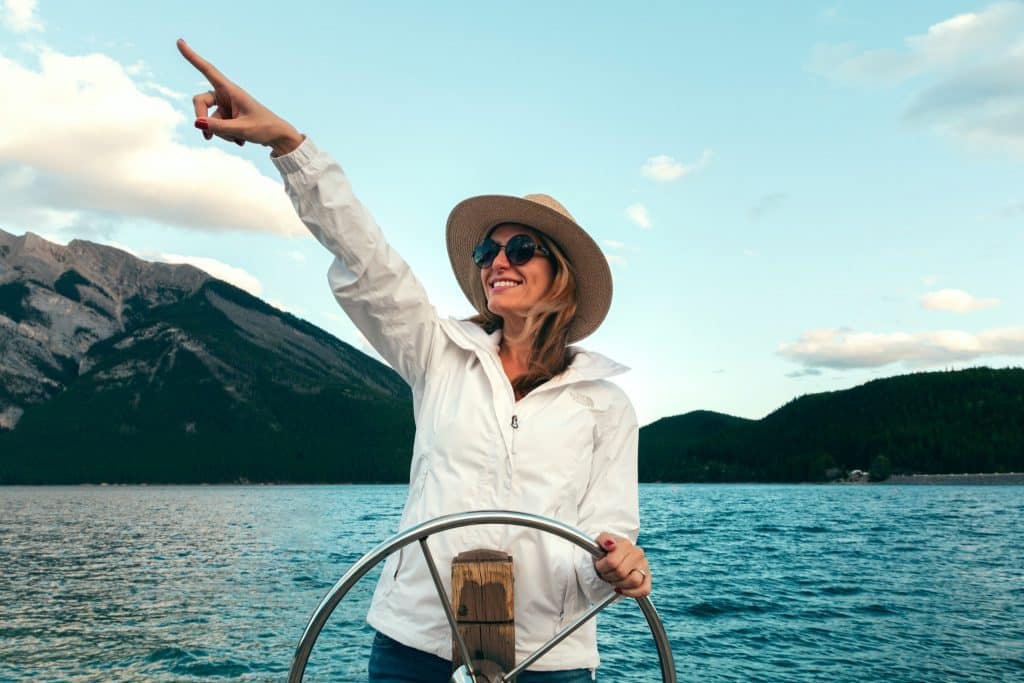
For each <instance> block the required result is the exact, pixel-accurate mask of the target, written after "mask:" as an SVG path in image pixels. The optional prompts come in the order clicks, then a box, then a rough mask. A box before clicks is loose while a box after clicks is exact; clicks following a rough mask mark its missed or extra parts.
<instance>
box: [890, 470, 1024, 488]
mask: <svg viewBox="0 0 1024 683" xmlns="http://www.w3.org/2000/svg"><path fill="white" fill-rule="evenodd" d="M878 483H879V484H897V485H909V486H915V485H919V484H969V485H981V486H994V485H1005V484H1022V485H1024V472H1000V473H976V474H966V473H965V474H894V475H892V476H891V477H889V478H888V479H886V480H885V481H880V482H878Z"/></svg>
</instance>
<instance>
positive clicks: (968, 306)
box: [921, 289, 999, 313]
mask: <svg viewBox="0 0 1024 683" xmlns="http://www.w3.org/2000/svg"><path fill="white" fill-rule="evenodd" d="M998 305H999V299H979V298H978V297H975V296H972V295H970V294H968V293H967V292H965V291H963V290H962V289H940V290H938V291H935V292H928V293H927V294H925V295H924V296H922V297H921V306H922V307H924V308H927V309H928V310H930V311H952V312H953V313H973V312H974V311H982V310H984V309H986V308H993V307H995V306H998Z"/></svg>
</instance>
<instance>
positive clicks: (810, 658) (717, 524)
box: [0, 485, 1024, 682]
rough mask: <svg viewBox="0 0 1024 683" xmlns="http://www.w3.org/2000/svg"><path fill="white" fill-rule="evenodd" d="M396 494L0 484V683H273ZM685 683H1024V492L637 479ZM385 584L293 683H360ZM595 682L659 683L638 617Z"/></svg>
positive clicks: (373, 537)
mask: <svg viewBox="0 0 1024 683" xmlns="http://www.w3.org/2000/svg"><path fill="white" fill-rule="evenodd" d="M404 495H405V487H402V486H310V487H301V486H294V487H292V486H288V487H259V486H249V487H78V488H19V487H8V488H0V680H2V681H8V680H11V681H20V680H32V681H51V680H52V681H59V680H68V681H143V680H145V681H189V680H194V681H199V680H233V681H278V680H282V679H284V678H285V676H286V674H287V671H288V666H289V664H290V662H291V657H292V654H293V652H294V648H295V645H296V644H297V642H298V639H299V636H300V635H301V633H302V630H303V628H304V626H305V624H306V620H307V619H308V617H309V615H310V614H311V612H312V611H313V609H314V608H315V607H316V605H317V603H318V602H319V600H320V598H321V597H322V596H323V594H324V593H325V592H326V591H327V590H328V589H329V588H330V586H331V585H333V583H334V582H335V581H336V580H337V578H338V577H339V576H341V574H342V573H344V571H345V569H346V568H347V567H348V566H349V565H350V564H351V563H353V562H354V561H355V560H356V559H358V558H359V557H360V556H361V555H362V554H363V553H364V552H366V551H367V550H369V549H370V548H372V547H373V546H374V545H375V544H376V543H377V542H378V541H380V540H382V539H383V538H385V537H386V536H389V535H390V534H391V533H393V532H394V531H395V528H396V525H397V523H398V514H399V508H400V506H401V503H402V500H403V498H404ZM641 501H642V513H643V523H644V531H643V537H642V542H643V544H644V545H645V547H646V549H647V551H648V555H649V556H650V558H651V564H652V567H653V569H654V572H655V576H656V584H655V593H654V595H653V601H654V603H655V605H656V606H657V608H658V610H659V612H660V613H661V615H662V618H663V620H664V621H665V624H666V627H667V630H668V633H669V637H670V639H671V641H672V645H673V648H674V649H675V655H676V662H677V667H678V669H679V679H680V680H683V681H749V680H766V681H819V680H837V681H840V680H841V681H879V680H886V681H908V682H909V681H947V680H971V681H1008V680H1022V681H1024V487H1012V486H1005V487H1002V486H985V487H967V486H908V487H898V486H870V487H869V486H847V487H842V486H690V485H645V486H643V487H642V493H641ZM375 578H376V576H375V575H371V576H370V577H368V578H367V579H364V580H363V581H362V582H361V583H360V584H359V585H358V586H357V587H356V589H355V591H354V592H353V593H352V594H350V597H349V598H348V599H346V601H345V602H344V603H342V606H341V607H340V608H339V610H338V611H337V612H336V613H335V615H334V617H332V620H331V621H330V622H329V624H328V627H327V629H325V631H324V634H323V635H322V636H321V638H320V641H319V642H318V643H317V646H316V648H315V649H314V650H313V655H312V658H311V660H310V668H309V670H308V674H307V677H306V680H309V681H339V680H360V679H361V678H362V677H363V673H364V671H365V660H366V651H367V648H368V647H369V642H370V633H369V631H368V630H367V628H366V627H365V625H364V624H363V614H364V612H365V609H366V604H367V601H368V599H369V594H370V591H371V590H372V586H373V581H374V580H375ZM606 615H607V616H604V617H603V618H602V620H601V624H602V626H601V629H600V632H601V645H602V658H603V660H604V665H603V666H602V668H601V670H600V671H599V676H600V677H601V678H602V679H603V680H605V681H623V680H625V681H649V680H656V679H657V678H658V675H657V657H656V653H655V650H654V648H653V644H652V643H651V640H650V636H649V635H647V631H646V625H645V622H644V621H643V618H642V616H641V615H640V613H639V610H637V609H636V607H635V605H634V604H632V603H631V602H630V603H623V604H619V605H616V606H614V607H612V608H611V609H609V610H608V612H606Z"/></svg>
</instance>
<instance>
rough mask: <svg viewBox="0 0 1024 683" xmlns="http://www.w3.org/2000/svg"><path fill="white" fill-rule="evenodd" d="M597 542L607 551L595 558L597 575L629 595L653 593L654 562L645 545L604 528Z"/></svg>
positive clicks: (617, 589)
mask: <svg viewBox="0 0 1024 683" xmlns="http://www.w3.org/2000/svg"><path fill="white" fill-rule="evenodd" d="M596 540H597V543H598V545H600V546H601V547H602V548H604V550H605V552H606V553H607V554H606V555H605V556H604V557H602V558H601V559H599V560H597V559H595V560H594V569H596V570H597V574H598V576H600V577H601V579H603V580H604V581H606V582H608V583H610V584H611V585H612V586H614V587H615V592H616V593H619V594H620V595H625V596H626V597H629V598H642V597H645V596H647V595H650V593H651V566H650V565H649V564H647V558H646V556H645V555H644V550H643V548H641V547H639V546H637V545H634V544H633V542H632V541H630V540H629V539H628V538H626V537H624V536H613V535H611V534H609V533H608V532H601V534H599V535H598V537H597V539H596Z"/></svg>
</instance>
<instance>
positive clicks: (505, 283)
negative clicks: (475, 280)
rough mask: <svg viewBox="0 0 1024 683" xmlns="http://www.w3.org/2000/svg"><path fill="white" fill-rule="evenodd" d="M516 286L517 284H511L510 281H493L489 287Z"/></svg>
mask: <svg viewBox="0 0 1024 683" xmlns="http://www.w3.org/2000/svg"><path fill="white" fill-rule="evenodd" d="M518 284H519V283H518V282H513V281H512V280H495V281H494V282H492V283H491V287H492V288H494V287H515V286H517V285H518Z"/></svg>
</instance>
